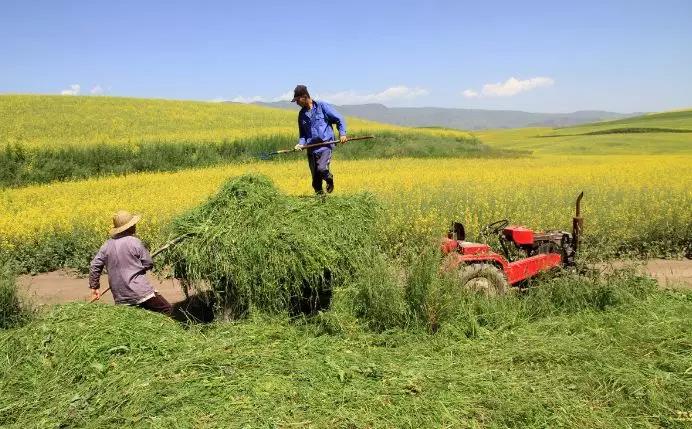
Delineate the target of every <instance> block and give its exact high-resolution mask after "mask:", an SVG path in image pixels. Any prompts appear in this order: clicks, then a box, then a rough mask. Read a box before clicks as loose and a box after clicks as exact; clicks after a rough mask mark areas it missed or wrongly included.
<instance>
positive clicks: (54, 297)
mask: <svg viewBox="0 0 692 429" xmlns="http://www.w3.org/2000/svg"><path fill="white" fill-rule="evenodd" d="M613 265H614V266H622V265H623V263H614V264H613ZM641 269H642V270H644V271H645V272H647V273H648V274H649V275H651V276H652V277H654V278H655V279H656V280H658V282H659V284H660V285H661V286H662V287H669V288H685V289H692V260H689V259H684V260H681V261H672V260H665V259H651V260H649V261H648V262H647V263H646V264H645V265H643V264H642V265H641ZM149 280H150V281H151V283H152V285H153V286H154V288H155V289H156V290H158V291H159V293H161V295H163V296H164V297H166V299H167V300H168V301H170V302H171V303H175V302H179V301H182V300H184V299H185V296H184V295H183V293H182V291H181V290H180V286H179V284H178V282H177V281H175V280H163V281H161V280H158V279H156V278H155V277H153V276H149ZM88 283H89V282H88V279H86V278H78V277H75V276H74V275H70V274H68V273H65V272H62V271H55V272H52V273H44V274H39V275H36V276H20V277H19V290H20V293H21V294H22V295H23V296H24V297H26V298H29V299H30V300H31V301H32V302H34V303H36V304H48V305H50V304H60V303H65V302H72V301H88V300H89V299H90V295H89V288H88ZM107 286H108V280H107V278H106V276H103V277H101V287H102V290H103V289H105V288H106V287H107ZM101 301H102V302H105V303H110V304H112V303H113V296H112V295H111V294H110V293H107V294H106V295H105V296H104V297H103V298H101Z"/></svg>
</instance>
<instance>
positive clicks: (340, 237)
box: [164, 175, 377, 316]
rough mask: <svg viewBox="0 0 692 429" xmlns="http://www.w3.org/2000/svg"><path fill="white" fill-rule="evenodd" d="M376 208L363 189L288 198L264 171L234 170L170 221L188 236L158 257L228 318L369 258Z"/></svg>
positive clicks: (272, 307)
mask: <svg viewBox="0 0 692 429" xmlns="http://www.w3.org/2000/svg"><path fill="white" fill-rule="evenodd" d="M376 208H377V205H376V203H375V200H374V198H373V197H372V196H370V195H367V194H362V195H355V196H348V197H329V198H318V197H308V198H304V197H291V196H287V195H284V194H282V193H280V192H279V191H278V190H277V189H276V188H275V187H274V185H273V184H272V182H271V181H270V180H269V179H268V178H266V177H264V176H256V175H246V176H240V177H237V178H234V179H231V180H229V181H228V182H227V183H226V184H224V185H223V186H222V188H221V189H220V190H219V192H218V193H217V194H216V195H214V196H212V197H211V198H209V199H208V200H207V201H206V202H205V203H203V204H202V205H200V206H199V207H197V208H195V209H193V210H192V211H190V212H188V213H186V214H184V215H182V216H180V217H179V218H177V219H174V221H173V226H172V229H171V235H172V236H181V235H186V234H187V235H189V238H187V239H186V240H184V241H182V242H181V244H179V245H176V246H175V247H174V248H173V250H171V251H169V252H168V253H167V254H165V259H164V263H166V264H169V265H171V266H172V267H173V268H174V271H175V273H176V276H177V277H180V278H182V279H183V280H185V281H186V282H189V283H191V284H192V285H193V286H195V287H197V288H201V289H205V288H207V287H211V289H212V290H213V291H214V292H216V294H217V295H218V298H219V301H220V302H223V303H225V304H226V305H225V307H226V310H230V311H231V313H232V315H234V316H239V315H244V314H246V313H247V312H248V311H250V310H251V309H253V308H257V309H260V310H264V311H269V312H276V311H281V310H286V309H288V308H289V307H290V305H291V300H292V299H295V298H296V297H300V296H302V295H304V294H305V293H308V294H311V293H319V292H320V291H322V290H324V289H330V288H331V287H335V286H338V285H340V284H343V283H344V282H345V281H348V280H349V279H351V278H353V277H354V276H357V274H358V272H359V271H360V268H361V267H363V266H365V265H367V264H368V263H369V260H370V258H371V257H372V255H373V254H374V253H375V228H374V226H375V217H376V214H377V210H376Z"/></svg>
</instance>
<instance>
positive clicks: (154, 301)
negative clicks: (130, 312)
mask: <svg viewBox="0 0 692 429" xmlns="http://www.w3.org/2000/svg"><path fill="white" fill-rule="evenodd" d="M137 307H140V308H144V309H146V310H149V311H155V312H157V313H163V314H165V315H166V316H170V315H171V313H173V307H172V306H171V304H170V303H169V302H168V301H166V298H164V297H163V296H161V295H159V294H158V292H157V293H156V295H154V296H153V297H151V298H149V299H148V300H146V301H144V302H142V303H140V304H137Z"/></svg>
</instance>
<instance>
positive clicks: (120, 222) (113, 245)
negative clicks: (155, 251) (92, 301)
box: [89, 210, 173, 316]
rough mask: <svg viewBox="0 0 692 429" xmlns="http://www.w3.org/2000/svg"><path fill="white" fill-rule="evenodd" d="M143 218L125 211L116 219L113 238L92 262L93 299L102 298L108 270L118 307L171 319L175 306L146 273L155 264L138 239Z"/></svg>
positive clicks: (117, 214)
mask: <svg viewBox="0 0 692 429" xmlns="http://www.w3.org/2000/svg"><path fill="white" fill-rule="evenodd" d="M140 220H141V216H139V215H132V214H130V213H129V212H127V211H125V210H121V211H119V212H117V213H116V214H115V215H113V228H111V230H110V236H111V238H110V239H109V240H108V241H106V242H105V243H104V244H103V246H101V249H99V251H98V253H97V254H96V256H95V257H94V259H93V260H92V261H91V270H90V272H89V287H90V288H91V290H92V296H93V297H94V298H96V299H98V298H99V296H100V295H99V288H100V284H99V279H100V278H101V272H102V271H103V268H104V267H106V268H107V269H108V284H109V285H110V287H111V292H112V293H113V300H114V301H115V303H116V304H127V305H136V306H138V307H141V308H145V309H147V310H151V311H156V312H158V313H164V314H167V315H169V316H170V314H171V312H172V310H173V309H172V307H171V304H170V303H169V302H168V301H166V299H165V298H164V297H163V296H161V295H159V293H158V292H156V291H155V290H154V288H152V287H151V285H150V284H149V281H148V280H147V275H146V272H147V271H149V270H150V269H151V268H152V267H153V266H154V262H153V261H152V259H151V255H149V251H148V250H147V249H146V247H144V244H142V242H141V241H140V240H139V238H137V237H135V232H136V228H137V227H136V225H137V222H139V221H140Z"/></svg>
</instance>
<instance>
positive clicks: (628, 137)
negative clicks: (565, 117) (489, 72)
mask: <svg viewBox="0 0 692 429" xmlns="http://www.w3.org/2000/svg"><path fill="white" fill-rule="evenodd" d="M691 132H692V110H682V111H677V112H664V113H656V114H650V115H643V116H636V117H633V118H625V119H619V120H616V121H605V122H597V123H593V124H583V125H577V126H574V127H566V128H517V129H511V130H488V131H479V132H478V133H476V135H477V136H478V138H479V139H480V140H481V141H482V142H483V143H485V144H488V145H489V146H491V147H493V148H496V149H514V150H530V151H533V152H534V153H536V154H584V155H606V154H670V153H678V154H689V153H691V151H692V145H690V141H691V140H692V138H691V137H690V133H691Z"/></svg>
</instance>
